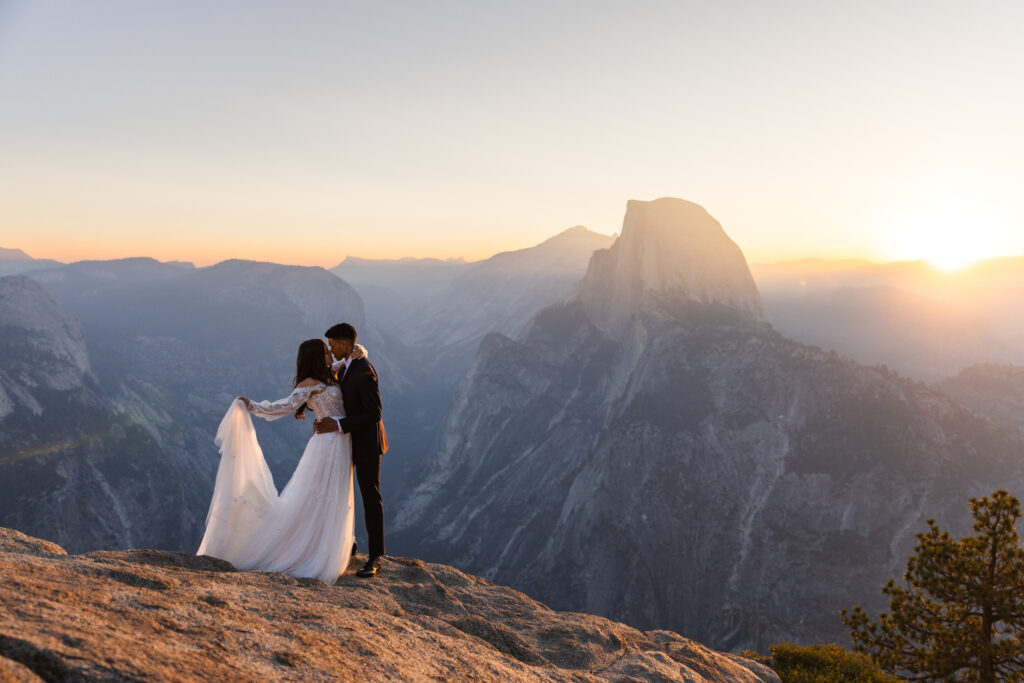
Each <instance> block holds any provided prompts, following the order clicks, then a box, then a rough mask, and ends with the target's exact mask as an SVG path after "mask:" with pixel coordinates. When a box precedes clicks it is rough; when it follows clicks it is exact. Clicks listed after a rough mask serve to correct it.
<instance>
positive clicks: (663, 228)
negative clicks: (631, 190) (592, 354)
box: [579, 197, 763, 333]
mask: <svg viewBox="0 0 1024 683" xmlns="http://www.w3.org/2000/svg"><path fill="white" fill-rule="evenodd" d="M579 298H580V301H582V303H583V306H584V308H585V309H586V311H587V315H588V316H589V318H590V319H591V320H592V321H593V322H594V324H596V325H597V326H598V327H600V328H601V329H603V330H606V331H608V332H611V333H619V332H621V331H623V330H624V326H626V325H627V324H628V322H629V321H630V320H631V319H632V318H633V317H634V316H635V315H636V314H637V313H639V312H641V311H643V310H649V309H650V308H652V307H656V306H658V305H659V302H662V301H665V300H673V301H689V302H697V303H702V304H719V305H725V306H728V307H729V308H732V309H734V310H737V311H743V312H745V313H747V314H749V315H750V316H751V317H753V318H756V319H760V318H762V317H763V311H762V306H761V297H760V295H759V294H758V292H757V286H756V285H755V284H754V279H753V277H751V275H750V269H749V268H748V267H747V261H746V259H745V258H744V256H743V252H741V251H740V248H739V247H738V246H736V243H735V242H733V241H732V240H731V239H729V237H728V235H726V234H725V231H724V230H722V226H721V225H719V223H718V221H716V220H715V219H714V218H712V217H711V215H709V214H708V212H707V211H705V210H704V208H703V207H701V206H699V205H697V204H694V203H692V202H688V201H685V200H682V199H675V198H672V197H665V198H662V199H657V200H655V201H652V202H641V201H636V200H631V201H630V202H629V203H628V204H627V205H626V217H625V219H623V223H622V235H621V236H620V237H619V239H618V240H616V241H615V243H614V244H613V245H612V246H611V247H609V248H608V249H606V250H602V251H599V252H596V253H595V254H594V256H593V258H592V259H591V261H590V268H589V270H588V271H587V275H586V277H585V278H584V279H583V282H582V284H581V286H580V296H579Z"/></svg>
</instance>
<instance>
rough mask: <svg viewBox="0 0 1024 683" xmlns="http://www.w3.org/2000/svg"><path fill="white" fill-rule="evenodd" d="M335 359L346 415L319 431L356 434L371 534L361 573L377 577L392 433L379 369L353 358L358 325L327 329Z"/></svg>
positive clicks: (319, 425)
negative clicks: (383, 475)
mask: <svg viewBox="0 0 1024 683" xmlns="http://www.w3.org/2000/svg"><path fill="white" fill-rule="evenodd" d="M324 336H325V337H327V343H328V344H329V345H330V347H331V353H332V354H333V355H334V358H335V359H336V362H335V363H334V364H333V365H332V366H331V370H332V371H334V372H335V373H337V375H338V381H339V382H340V383H341V396H342V400H343V401H344V403H345V417H343V418H341V419H337V418H324V419H323V420H317V421H316V424H314V425H313V431H315V432H316V433H317V434H324V433H327V432H336V431H338V430H339V429H340V430H341V431H342V432H345V433H346V434H351V435H352V464H353V465H355V468H356V479H357V480H358V481H359V493H360V494H361V495H362V498H363V513H364V516H365V517H366V533H367V535H368V536H369V537H370V549H369V552H370V558H369V559H368V560H367V561H366V564H364V565H363V566H362V567H361V568H360V569H359V571H358V572H356V574H357V575H358V576H361V577H363V578H368V577H371V576H376V575H377V572H379V571H380V564H381V559H382V558H383V557H384V502H383V501H382V499H381V497H380V456H382V455H383V454H384V453H386V452H387V450H388V435H387V433H386V432H385V431H384V423H383V422H381V419H380V414H381V405H380V389H379V388H378V386H377V371H376V370H374V368H373V365H371V364H370V361H369V360H367V359H366V358H351V354H352V349H353V347H355V345H356V328H354V327H352V326H351V325H349V324H348V323H339V324H337V325H335V326H333V327H331V329H329V330H327V331H326V332H325V333H324Z"/></svg>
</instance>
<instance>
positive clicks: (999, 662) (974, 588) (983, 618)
mask: <svg viewBox="0 0 1024 683" xmlns="http://www.w3.org/2000/svg"><path fill="white" fill-rule="evenodd" d="M970 504H971V514H972V516H973V517H974V520H975V521H974V531H975V535H974V536H966V537H964V538H962V539H960V540H959V541H957V540H954V539H953V538H952V537H951V536H950V535H949V534H948V533H947V532H945V531H942V530H940V529H939V527H938V526H937V525H936V524H935V520H933V519H929V520H928V531H927V532H924V533H920V534H917V540H918V544H917V546H915V548H914V554H913V555H911V556H910V557H909V558H908V559H907V572H906V574H905V575H904V580H905V583H906V585H905V586H898V585H896V582H895V580H893V579H890V580H889V582H888V583H887V584H886V586H885V588H883V589H882V592H883V593H885V594H886V595H887V596H889V610H890V611H889V612H888V613H885V612H883V613H882V614H880V615H879V618H878V621H877V622H871V621H870V620H869V618H868V615H867V613H866V612H865V611H864V610H863V609H862V608H861V607H860V606H857V607H854V608H853V610H852V611H850V612H847V610H843V611H842V612H841V614H842V619H843V623H844V624H846V625H847V626H848V627H850V635H851V637H852V639H853V641H854V643H855V644H856V649H858V650H861V651H863V652H867V653H868V654H870V655H871V656H872V657H874V659H875V660H876V661H878V663H879V664H880V665H882V666H883V667H884V668H886V669H888V670H891V671H893V672H899V673H900V674H901V675H903V676H904V677H907V678H911V679H914V680H922V681H955V680H963V681H981V682H982V683H990V682H991V683H994V682H995V681H1024V548H1022V547H1021V544H1020V536H1019V535H1018V533H1017V529H1016V523H1017V520H1018V519H1020V516H1021V510H1020V501H1018V500H1017V499H1016V498H1014V497H1013V496H1011V495H1010V494H1009V493H1007V492H1006V491H996V492H995V493H994V494H992V496H991V498H988V497H985V498H980V499H979V498H971V501H970Z"/></svg>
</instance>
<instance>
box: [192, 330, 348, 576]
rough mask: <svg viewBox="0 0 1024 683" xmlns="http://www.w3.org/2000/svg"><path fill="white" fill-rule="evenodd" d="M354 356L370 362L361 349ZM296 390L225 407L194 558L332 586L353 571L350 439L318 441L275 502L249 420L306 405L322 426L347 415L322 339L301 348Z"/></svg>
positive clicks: (338, 436)
mask: <svg viewBox="0 0 1024 683" xmlns="http://www.w3.org/2000/svg"><path fill="white" fill-rule="evenodd" d="M352 353H353V357H355V358H361V357H365V356H366V350H365V349H364V348H363V347H362V346H360V345H358V344H357V345H356V347H355V349H354V350H353V352H352ZM294 387H295V389H294V391H292V393H291V394H290V395H288V396H287V397H286V398H283V399H281V400H279V401H274V402H273V403H271V402H269V401H260V402H258V403H257V402H256V401H250V400H249V399H248V398H246V397H244V396H239V397H238V398H237V399H235V400H234V401H233V402H232V404H231V407H230V408H228V412H227V414H226V415H224V419H223V420H222V421H221V423H220V428H219V429H218V430H217V437H216V439H215V442H216V443H217V444H218V445H219V446H220V453H221V459H220V467H219V468H218V470H217V483H216V485H215V486H214V490H213V500H211V501H210V511H209V513H208V514H207V516H206V535H205V536H204V537H203V542H202V544H201V545H200V546H199V550H198V551H197V553H196V554H198V555H210V556H212V557H218V558H220V559H222V560H227V561H228V562H230V563H231V564H233V565H234V566H235V567H237V568H238V569H243V570H250V569H257V570H261V571H274V572H283V573H285V574H289V575H291V576H295V577H312V578H315V579H319V580H320V581H323V582H325V583H334V582H335V581H336V580H337V578H338V576H339V575H341V573H342V572H343V571H344V569H345V568H346V567H347V566H348V562H349V559H350V556H351V553H352V545H353V541H354V539H355V533H354V528H353V512H354V507H353V505H354V499H353V494H352V441H351V437H350V436H349V435H348V434H345V433H342V432H340V431H335V432H328V433H324V434H313V437H312V438H311V439H310V440H309V442H308V443H307V444H306V450H305V451H304V452H303V454H302V458H301V459H300V460H299V464H298V466H297V467H296V468H295V473H294V474H293V475H292V478H291V481H289V482H288V484H287V485H286V486H285V487H284V490H283V491H281V493H280V495H278V493H277V489H276V488H275V487H274V480H273V478H272V477H271V474H270V470H269V469H268V468H267V463H266V461H265V460H264V458H263V451H262V450H261V449H260V445H259V443H258V442H257V440H256V432H255V430H254V429H253V425H252V420H251V418H250V417H249V413H253V414H255V415H258V416H259V417H262V418H265V419H267V420H276V419H278V418H280V417H284V416H285V415H289V414H291V413H293V412H295V411H296V410H299V409H300V408H302V407H303V406H309V407H310V408H312V409H313V412H314V413H316V417H317V419H321V418H324V417H338V418H341V417H344V416H345V407H344V404H343V403H342V398H341V389H340V387H339V386H338V383H337V380H335V379H334V376H333V374H332V373H331V352H330V350H329V349H328V348H327V344H325V343H324V342H323V340H321V339H309V340H307V341H304V342H302V344H300V345H299V354H298V358H297V359H296V361H295V383H294ZM297 416H299V415H298V414H297Z"/></svg>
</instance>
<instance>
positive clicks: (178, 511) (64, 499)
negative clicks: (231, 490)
mask: <svg viewBox="0 0 1024 683" xmlns="http://www.w3.org/2000/svg"><path fill="white" fill-rule="evenodd" d="M0 333H2V337H3V348H2V350H0V519H2V520H4V522H5V523H7V524H17V525H18V526H20V527H21V528H23V529H26V530H29V531H32V532H34V533H47V534H49V535H52V536H54V537H56V538H58V539H59V540H61V542H63V543H67V544H73V545H76V546H78V547H82V546H84V547H104V546H106V547H114V546H118V545H131V544H132V541H133V539H140V538H161V539H163V540H164V542H166V543H169V544H174V545H178V544H184V543H185V542H187V541H188V537H189V530H190V527H192V526H194V524H195V523H194V522H193V521H191V520H190V519H189V518H188V504H187V502H188V501H190V499H191V494H190V491H191V490H193V489H194V487H195V485H196V484H197V477H198V476H199V475H198V474H197V473H195V472H194V471H193V470H190V469H189V468H188V467H186V466H185V465H186V463H183V462H178V461H176V460H175V459H173V458H170V457H168V454H167V453H165V452H163V451H162V450H161V448H160V447H159V445H158V443H157V441H156V440H155V439H154V438H153V436H152V435H151V434H150V433H149V432H148V431H147V430H146V429H145V428H144V427H143V426H140V425H139V424H135V423H133V422H132V420H130V419H128V418H126V417H125V416H124V415H123V414H121V413H119V412H118V411H117V410H116V409H115V408H114V406H113V405H112V404H111V402H110V401H109V400H108V399H107V398H106V397H105V396H104V395H103V393H102V390H101V388H100V386H99V384H98V382H97V380H96V378H95V376H94V373H93V371H92V364H91V361H90V357H89V353H88V351H87V348H86V345H85V339H84V335H83V331H82V325H81V324H80V323H79V321H78V320H77V319H76V318H75V317H74V316H73V315H71V314H70V313H69V312H68V311H66V310H65V309H64V308H63V307H61V306H60V305H59V304H58V303H57V302H56V301H55V300H54V299H53V298H52V297H51V296H50V295H49V293H48V292H47V291H46V290H45V289H43V288H42V287H41V286H40V285H39V284H38V283H36V282H34V281H33V280H30V279H28V278H26V277H23V276H11V277H4V278H0ZM203 474H205V473H203ZM192 502H193V504H195V505H198V504H199V503H198V501H195V500H194V499H192ZM193 514H195V513H193Z"/></svg>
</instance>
